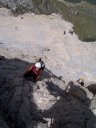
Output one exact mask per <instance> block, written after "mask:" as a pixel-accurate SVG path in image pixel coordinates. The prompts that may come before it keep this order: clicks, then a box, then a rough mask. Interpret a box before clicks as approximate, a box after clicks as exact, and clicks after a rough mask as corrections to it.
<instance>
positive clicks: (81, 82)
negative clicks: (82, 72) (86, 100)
mask: <svg viewBox="0 0 96 128" xmlns="http://www.w3.org/2000/svg"><path fill="white" fill-rule="evenodd" d="M77 82H78V83H79V84H80V85H81V86H84V79H83V78H80V79H78V80H77Z"/></svg>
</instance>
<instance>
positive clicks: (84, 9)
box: [55, 0, 96, 41]
mask: <svg viewBox="0 0 96 128" xmlns="http://www.w3.org/2000/svg"><path fill="white" fill-rule="evenodd" d="M55 3H56V5H55V6H56V8H57V10H58V12H59V13H61V14H62V15H63V17H64V19H65V20H67V21H69V22H71V23H73V25H74V31H75V33H76V34H77V35H78V36H79V38H80V39H81V40H83V41H96V8H94V6H95V5H91V4H89V3H88V6H87V3H86V4H85V3H84V5H82V6H81V5H76V4H74V6H71V5H69V6H67V5H66V4H65V3H63V2H60V1H57V0H55ZM92 6H93V9H92ZM95 7H96V6H95ZM76 12H77V14H76Z"/></svg>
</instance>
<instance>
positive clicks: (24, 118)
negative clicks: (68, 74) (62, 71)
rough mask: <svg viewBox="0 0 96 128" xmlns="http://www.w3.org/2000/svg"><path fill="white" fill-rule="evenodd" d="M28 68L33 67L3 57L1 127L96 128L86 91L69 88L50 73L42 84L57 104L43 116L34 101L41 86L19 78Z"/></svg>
mask: <svg viewBox="0 0 96 128" xmlns="http://www.w3.org/2000/svg"><path fill="white" fill-rule="evenodd" d="M28 65H31V64H30V63H28V62H25V61H22V60H19V59H16V58H15V59H7V58H5V57H3V56H0V127H2V128H96V124H95V122H96V117H95V115H94V114H93V113H92V111H91V109H90V105H91V101H90V100H89V99H88V97H87V94H86V91H85V90H84V89H83V88H82V87H79V86H77V85H74V83H73V82H72V81H71V82H69V84H68V86H67V87H66V86H65V82H64V81H62V80H61V77H60V78H58V77H56V76H55V75H53V73H52V72H51V71H49V70H48V69H45V71H44V74H43V76H42V78H41V80H42V81H40V82H41V84H42V82H43V84H44V89H47V91H48V92H49V93H50V95H51V96H54V97H55V99H56V100H55V101H52V102H53V103H54V104H52V106H51V107H49V108H48V109H46V110H43V112H42V111H41V110H39V109H38V107H37V105H36V103H35V100H34V97H33V93H34V92H35V91H37V89H38V88H37V84H38V83H39V82H36V83H33V82H32V81H28V80H25V79H24V78H23V77H18V74H21V73H22V72H24V70H25V69H26V67H27V66H28ZM46 78H47V79H46ZM44 79H45V80H44ZM41 90H42V89H41ZM44 92H45V90H44ZM45 94H46V93H45ZM46 95H47V94H46ZM48 96H49V95H48ZM48 98H49V97H48ZM48 105H49V104H48ZM49 106H50V105H49ZM47 119H48V120H47ZM47 121H48V122H47Z"/></svg>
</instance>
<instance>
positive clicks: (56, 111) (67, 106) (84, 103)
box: [43, 81, 96, 128]
mask: <svg viewBox="0 0 96 128" xmlns="http://www.w3.org/2000/svg"><path fill="white" fill-rule="evenodd" d="M46 84H47V85H48V87H47V89H48V90H49V91H50V94H52V95H54V96H55V97H56V96H57V101H56V103H55V104H54V105H53V106H52V107H51V108H50V109H49V110H45V111H44V112H43V116H44V117H45V118H46V119H49V120H50V124H49V127H50V128H96V123H95V122H96V117H95V115H94V114H93V113H92V111H91V110H90V104H91V102H90V100H89V98H87V94H86V92H85V91H84V89H82V88H81V87H79V86H77V85H74V83H73V82H72V81H70V82H69V84H68V86H67V88H66V90H65V91H63V90H62V89H60V88H59V87H58V86H57V85H55V84H54V83H52V82H49V83H48V82H47V83H46ZM58 96H59V97H58Z"/></svg>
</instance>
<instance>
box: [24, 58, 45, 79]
mask: <svg viewBox="0 0 96 128" xmlns="http://www.w3.org/2000/svg"><path fill="white" fill-rule="evenodd" d="M44 68H45V64H44V62H43V61H42V60H41V58H40V59H39V61H38V62H37V63H36V64H35V65H32V66H31V67H29V68H28V70H27V71H26V72H25V73H24V74H23V76H24V77H25V78H29V79H31V78H32V79H33V80H35V81H36V80H38V79H39V77H40V74H41V72H42V71H43V70H44Z"/></svg>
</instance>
